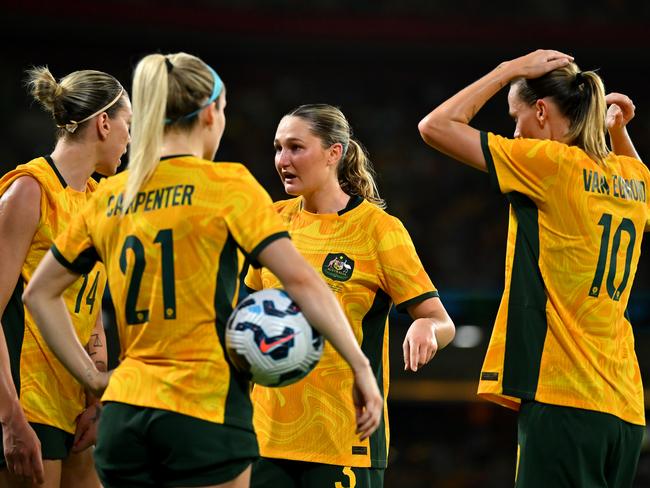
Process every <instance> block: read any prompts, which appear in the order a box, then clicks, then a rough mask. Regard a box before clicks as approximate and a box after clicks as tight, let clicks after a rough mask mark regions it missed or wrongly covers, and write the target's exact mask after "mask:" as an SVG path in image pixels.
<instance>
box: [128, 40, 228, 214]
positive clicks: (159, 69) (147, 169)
mask: <svg viewBox="0 0 650 488" xmlns="http://www.w3.org/2000/svg"><path fill="white" fill-rule="evenodd" d="M222 89H223V83H222V82H221V79H220V78H219V75H217V73H216V72H215V71H214V70H213V69H212V68H210V67H209V66H208V65H207V64H205V63H204V62H203V61H201V60H200V59H199V58H197V57H196V56H192V55H191V54H187V53H182V52H181V53H175V54H168V55H166V56H163V55H162V54H150V55H149V56H145V57H144V58H142V60H141V61H140V62H139V63H138V65H137V67H136V68H135V73H134V75H133V119H132V121H131V157H130V160H129V176H128V178H127V181H126V189H125V191H124V204H123V205H124V208H125V209H126V208H128V206H129V205H130V204H131V203H132V202H133V199H134V198H135V196H136V195H137V193H138V191H139V190H140V189H141V188H142V187H143V186H144V185H145V184H146V183H147V181H148V180H149V178H151V176H152V175H153V173H154V171H155V170H156V168H157V167H158V163H159V162H160V156H161V151H162V144H163V136H164V134H165V133H166V132H167V131H181V132H182V131H190V130H192V128H193V127H194V126H195V125H196V124H197V121H198V114H199V113H200V111H201V109H202V108H205V107H206V106H207V104H209V103H211V102H213V101H215V100H216V102H217V104H218V103H219V99H218V98H217V96H218V95H219V93H220V92H221V90H222ZM206 100H207V102H206Z"/></svg>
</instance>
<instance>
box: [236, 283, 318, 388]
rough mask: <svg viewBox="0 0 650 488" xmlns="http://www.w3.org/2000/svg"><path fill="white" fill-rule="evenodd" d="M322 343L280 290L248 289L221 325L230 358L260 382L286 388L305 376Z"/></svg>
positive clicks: (250, 376)
mask: <svg viewBox="0 0 650 488" xmlns="http://www.w3.org/2000/svg"><path fill="white" fill-rule="evenodd" d="M323 343H324V340H323V337H322V336H321V335H320V334H319V333H318V331H316V330H315V329H314V328H313V327H312V326H311V325H309V322H307V319H305V316H304V315H303V314H302V312H301V311H300V308H299V307H298V305H296V303H295V302H294V301H293V300H291V298H290V297H289V295H288V294H287V292H286V291H284V290H278V289H266V290H261V291H257V292H255V293H251V294H250V295H249V296H247V297H246V298H244V299H243V300H242V302H241V303H240V304H239V305H238V306H237V308H236V309H235V310H234V311H233V313H232V315H231V316H230V318H229V319H228V324H227V325H226V350H227V352H228V356H229V357H230V360H231V362H232V363H233V364H234V366H235V367H236V368H237V369H238V370H239V371H240V372H242V373H244V374H245V375H247V376H248V377H249V378H250V380H251V381H253V382H254V383H258V384H260V385H263V386H286V385H290V384H291V383H295V382H296V381H298V380H299V379H301V378H304V377H305V376H307V374H308V373H309V372H310V371H311V370H312V369H314V367H315V366H316V364H317V363H318V360H319V359H320V357H321V355H322V353H323Z"/></svg>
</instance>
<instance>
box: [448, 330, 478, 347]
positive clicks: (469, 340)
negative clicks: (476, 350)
mask: <svg viewBox="0 0 650 488" xmlns="http://www.w3.org/2000/svg"><path fill="white" fill-rule="evenodd" d="M482 340H483V330H482V328H481V327H479V326H478V325H459V326H458V327H456V336H455V337H454V341H453V342H452V345H454V346H455V347H458V348H461V349H469V348H472V347H477V346H478V345H479V344H480V343H481V341H482Z"/></svg>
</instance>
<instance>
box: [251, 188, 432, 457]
mask: <svg viewBox="0 0 650 488" xmlns="http://www.w3.org/2000/svg"><path fill="white" fill-rule="evenodd" d="M301 201H302V199H301V198H295V199H291V200H285V201H281V202H278V203H276V204H275V206H276V209H277V210H278V212H280V215H281V216H282V218H283V219H284V222H285V223H286V224H287V226H288V227H289V232H290V233H291V238H292V240H293V242H294V244H295V246H296V247H297V248H298V250H299V251H300V253H301V254H302V255H303V256H304V257H305V258H306V259H307V261H308V262H309V263H310V264H311V265H312V266H313V267H314V268H315V269H316V271H317V272H318V273H319V274H320V275H321V276H322V278H323V279H324V280H325V281H326V282H327V284H328V285H329V287H330V288H331V289H332V291H333V292H334V294H335V295H336V297H337V299H338V301H339V303H340V304H341V306H342V308H343V310H344V312H345V314H346V316H347V318H348V320H349V321H350V324H351V325H352V328H353V331H354V335H355V336H356V338H357V340H358V341H359V344H360V345H361V349H362V350H363V352H364V353H365V354H366V356H367V357H368V359H369V360H370V364H371V367H372V369H373V371H374V372H375V375H376V377H377V381H378V383H379V388H380V390H381V391H382V393H383V396H384V415H383V420H382V423H381V425H380V427H379V428H378V429H377V431H376V432H375V433H374V434H372V436H371V437H370V438H369V439H366V440H365V441H363V442H360V441H359V436H358V435H356V434H355V433H354V431H355V428H356V423H355V412H354V407H353V405H352V399H351V390H352V384H353V375H352V371H351V369H350V368H349V366H348V365H347V363H346V362H345V361H344V360H343V358H342V357H341V356H340V355H339V354H338V353H337V352H336V351H335V350H334V348H333V347H332V346H331V345H330V344H329V343H326V344H325V349H324V351H323V356H322V358H321V360H320V362H319V363H318V365H317V366H316V368H315V369H314V371H312V372H311V373H310V374H309V375H308V376H307V377H306V378H305V379H303V380H301V381H299V382H298V383H295V384H293V385H290V386H286V387H283V388H265V387H260V386H258V385H255V386H254V388H253V394H252V397H253V401H254V403H255V412H254V424H255V430H256V432H257V436H258V441H259V444H260V453H261V454H262V456H266V457H271V458H284V459H294V460H300V461H309V462H318V463H326V464H336V465H342V466H359V467H369V466H372V467H378V468H383V467H386V457H387V451H388V441H389V429H388V413H387V410H386V398H387V396H388V380H389V368H388V328H387V327H386V326H387V323H388V312H389V310H390V307H391V303H393V302H394V303H396V304H397V307H398V308H400V309H401V308H405V307H407V306H409V305H411V304H417V303H419V302H420V301H423V300H425V299H426V298H429V297H435V296H437V295H438V294H437V291H436V289H435V288H434V286H433V284H432V283H431V280H430V279H429V276H428V275H427V273H426V272H425V271H424V269H423V268H422V264H421V262H420V259H419V257H418V255H417V254H416V252H415V248H414V247H413V243H412V242H411V238H410V236H409V235H408V232H407V231H406V229H405V228H404V226H403V225H402V223H401V222H400V221H399V220H398V219H396V218H395V217H392V216H390V215H388V214H387V213H386V212H384V211H383V210H381V209H379V208H378V207H376V206H375V205H373V204H371V203H369V202H367V201H365V200H362V199H361V198H358V197H356V198H352V199H351V200H350V203H349V204H348V206H347V207H346V209H344V210H343V211H341V212H339V214H325V215H323V214H313V213H310V212H307V211H305V210H303V209H301ZM246 284H247V286H248V287H249V288H252V289H261V288H279V287H281V284H280V282H279V281H278V279H277V278H276V277H275V276H274V275H273V274H272V273H271V272H270V271H269V270H268V269H266V268H263V269H261V270H259V271H258V270H251V271H250V272H249V274H248V276H247V277H246Z"/></svg>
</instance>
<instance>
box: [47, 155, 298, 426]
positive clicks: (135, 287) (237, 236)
mask: <svg viewBox="0 0 650 488" xmlns="http://www.w3.org/2000/svg"><path fill="white" fill-rule="evenodd" d="M127 176H128V171H126V172H124V173H122V174H119V175H117V176H114V177H111V178H108V179H107V180H104V181H103V182H102V184H101V185H100V186H99V188H98V189H97V191H96V192H95V195H94V198H93V199H92V200H91V201H90V203H89V204H88V206H87V207H86V209H85V210H84V212H83V213H82V214H80V215H79V217H78V218H77V219H75V220H74V221H73V222H72V223H71V224H70V227H69V228H68V231H67V232H66V233H65V234H63V235H61V236H60V237H59V238H58V239H57V240H56V241H55V248H53V251H54V254H55V256H57V259H58V260H59V261H60V262H61V263H62V264H63V265H64V266H67V267H69V268H70V269H72V270H75V271H76V272H79V273H83V272H85V271H86V270H87V269H88V268H89V267H90V266H92V264H93V263H94V262H95V261H96V260H101V261H103V262H104V264H105V266H106V271H107V274H108V283H109V286H110V290H111V294H112V297H113V302H114V304H115V311H116V317H117V324H118V330H119V336H120V345H121V351H122V352H121V363H120V365H119V366H118V367H117V368H116V369H115V372H114V373H113V375H112V376H111V379H110V382H109V385H108V388H107V389H106V392H105V393H104V396H103V397H102V400H103V401H116V402H123V403H128V404H130V405H137V406H142V407H151V408H158V409H163V410H170V411H173V412H178V413H181V414H185V415H189V416H192V417H195V418H199V419H202V420H207V421H211V422H216V423H227V424H232V425H237V426H239V427H242V428H247V429H252V422H251V416H252V413H251V403H250V398H249V385H248V382H247V381H246V380H245V379H244V378H243V377H242V376H241V375H239V374H236V373H235V372H234V370H231V369H230V367H229V366H228V362H227V358H226V356H225V349H224V333H225V325H226V321H227V320H228V317H229V316H230V313H231V312H232V309H233V304H234V303H235V302H236V300H237V294H238V285H239V279H238V277H239V273H240V272H241V268H242V266H243V262H242V261H243V260H242V259H240V256H241V254H240V252H239V251H238V248H239V249H241V250H242V251H243V252H244V253H245V254H246V255H248V257H249V259H251V260H252V261H253V262H256V261H255V259H256V256H257V255H258V253H259V252H261V251H262V250H263V249H264V248H265V247H266V245H267V244H269V243H270V242H272V241H273V240H274V239H277V238H281V237H288V233H287V232H286V230H285V227H284V226H283V224H282V221H281V219H280V218H279V216H278V215H277V213H276V212H275V211H274V209H273V207H272V202H271V199H270V197H269V196H268V195H267V193H266V192H265V191H264V189H263V188H262V187H261V186H260V185H259V184H258V183H257V182H256V181H255V179H254V178H253V176H252V175H251V174H250V173H249V172H248V170H247V169H246V168H245V167H244V166H242V165H240V164H236V163H213V162H211V161H205V160H202V159H199V158H196V157H194V156H172V157H169V158H165V159H163V160H162V161H161V162H160V164H159V166H158V168H157V169H156V171H155V173H154V174H153V176H152V177H151V179H150V180H149V181H148V182H147V183H146V184H145V185H144V186H143V188H142V189H141V190H140V191H139V192H138V194H137V196H136V198H135V199H134V202H133V203H132V204H131V205H130V206H129V207H128V208H124V206H123V205H122V201H123V191H124V187H125V183H126V180H127Z"/></svg>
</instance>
